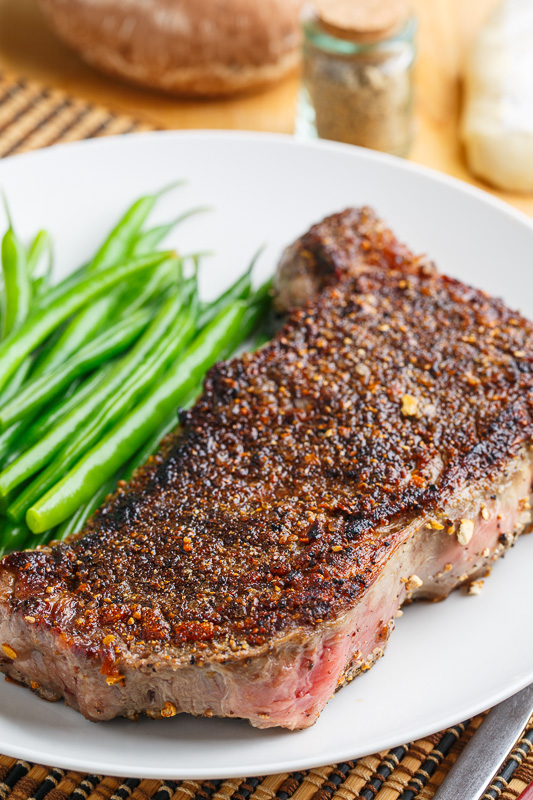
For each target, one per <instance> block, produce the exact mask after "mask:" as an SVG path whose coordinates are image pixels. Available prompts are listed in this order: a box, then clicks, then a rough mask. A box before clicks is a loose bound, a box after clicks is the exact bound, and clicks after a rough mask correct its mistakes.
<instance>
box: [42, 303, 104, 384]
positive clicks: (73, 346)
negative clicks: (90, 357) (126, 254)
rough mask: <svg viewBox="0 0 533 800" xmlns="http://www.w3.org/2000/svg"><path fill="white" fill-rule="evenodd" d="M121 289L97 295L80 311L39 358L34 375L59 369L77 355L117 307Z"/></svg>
mask: <svg viewBox="0 0 533 800" xmlns="http://www.w3.org/2000/svg"><path fill="white" fill-rule="evenodd" d="M119 296H120V292H119V291H115V292H110V293H109V294H106V295H103V296H102V297H97V298H96V300H95V301H94V303H92V304H91V305H90V306H89V307H88V308H86V309H84V310H83V311H81V312H80V314H79V315H78V316H77V317H75V319H74V320H72V322H70V323H69V324H68V325H67V326H66V328H65V330H64V331H63V332H62V334H61V336H60V337H59V339H58V340H57V341H56V343H55V345H54V346H53V347H52V348H50V350H48V352H47V353H46V355H45V356H44V357H42V358H40V359H39V361H38V363H37V367H36V369H35V372H34V375H35V376H36V377H41V376H44V375H46V374H48V373H49V372H50V371H51V370H54V369H57V367H59V366H61V364H63V362H64V361H66V360H67V359H69V358H71V357H72V356H73V355H75V354H76V353H77V352H78V351H79V349H80V348H81V347H83V346H84V345H85V344H86V343H87V342H90V341H91V339H92V338H93V336H96V335H97V334H98V333H99V332H100V330H101V328H102V326H103V324H104V322H106V321H107V320H109V318H110V316H111V314H112V312H113V311H114V310H115V309H116V306H117V303H118V299H119Z"/></svg>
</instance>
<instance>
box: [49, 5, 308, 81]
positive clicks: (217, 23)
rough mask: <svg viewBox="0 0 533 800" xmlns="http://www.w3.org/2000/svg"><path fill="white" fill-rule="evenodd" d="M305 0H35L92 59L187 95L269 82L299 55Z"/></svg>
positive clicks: (135, 78) (119, 72)
mask: <svg viewBox="0 0 533 800" xmlns="http://www.w3.org/2000/svg"><path fill="white" fill-rule="evenodd" d="M302 2H303V0H39V3H40V5H41V7H42V9H43V10H44V11H45V13H46V15H47V16H48V18H49V19H50V21H51V23H52V25H53V27H54V28H55V30H56V31H57V33H58V34H59V35H60V36H61V37H62V38H63V39H64V41H65V42H66V43H67V44H69V45H70V46H71V47H73V48H74V49H75V50H77V51H78V52H79V53H80V54H81V55H82V56H83V58H84V59H86V60H87V61H88V62H90V63H91V64H93V65H94V66H96V67H98V68H100V69H102V70H104V71H105V72H109V73H111V74H113V75H117V76H119V77H121V78H125V79H127V80H128V81H132V82H134V83H138V84H142V85H144V86H149V87H153V88H157V89H162V90H164V91H167V92H172V93H175V94H181V95H189V96H191V95H192V96H217V95H219V96H220V95H229V94H234V93H237V92H244V91H249V90H252V89H255V88H258V87H260V86H264V85H266V84H269V83H272V82H274V81H276V80H278V79H279V78H282V77H283V76H285V75H286V74H287V73H289V72H290V71H291V70H293V69H294V67H295V66H296V64H297V63H298V59H299V45H300V31H299V12H300V8H301V6H302Z"/></svg>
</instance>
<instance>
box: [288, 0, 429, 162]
mask: <svg viewBox="0 0 533 800" xmlns="http://www.w3.org/2000/svg"><path fill="white" fill-rule="evenodd" d="M415 28H416V25H415V21H414V18H413V17H412V16H410V15H409V12H408V8H407V6H406V5H405V4H404V2H403V0H401V1H400V0H394V2H393V0H317V2H316V5H315V6H314V7H313V8H312V9H311V10H308V11H307V13H306V16H305V18H304V22H303V29H304V39H305V44H304V74H303V87H302V93H301V97H300V106H299V115H298V121H297V133H300V134H304V135H311V136H319V137H321V138H324V139H334V140H336V141H341V142H348V143H350V144H356V145H361V146H363V147H371V148H373V149H375V150H382V151H385V152H388V153H393V154H395V155H405V154H406V153H407V150H408V148H409V145H410V141H411V128H412V111H411V107H412V65H413V61H414V32H415Z"/></svg>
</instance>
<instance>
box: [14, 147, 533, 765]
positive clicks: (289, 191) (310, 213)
mask: <svg viewBox="0 0 533 800" xmlns="http://www.w3.org/2000/svg"><path fill="white" fill-rule="evenodd" d="M179 177H186V178H188V179H189V185H188V186H187V187H186V188H182V189H180V190H177V191H176V192H175V193H174V194H172V195H168V196H167V197H165V199H164V200H163V201H162V202H161V205H160V207H159V208H158V212H157V216H159V218H160V219H165V218H166V219H169V218H171V216H172V215H174V214H176V213H177V212H178V211H180V210H183V209H184V208H186V207H188V206H191V205H195V204H209V205H212V206H213V207H214V209H215V210H214V213H212V214H211V215H209V216H203V217H198V218H195V219H193V220H191V221H190V222H188V223H187V224H186V225H184V226H183V228H182V229H181V230H179V231H177V232H176V234H175V236H174V239H173V240H172V241H171V244H176V245H179V246H180V248H181V249H182V251H187V250H194V249H198V248H201V249H204V250H205V249H208V250H211V249H212V250H213V251H214V252H215V254H216V255H215V256H214V257H213V258H212V259H211V260H210V262H209V265H208V266H207V265H206V267H205V271H204V273H203V275H202V278H203V282H204V289H205V291H206V292H207V293H210V294H212V293H214V292H215V291H216V290H217V289H218V288H222V286H223V285H224V284H226V283H227V282H228V281H229V280H230V279H231V278H232V277H233V276H235V275H236V274H237V273H238V272H239V271H242V269H243V266H244V265H245V264H246V263H247V261H248V260H249V258H250V256H251V254H252V253H253V252H254V251H255V250H256V249H257V247H258V245H259V244H261V243H263V242H267V243H268V248H267V250H266V252H265V254H264V255H263V257H262V259H261V267H260V270H258V271H259V272H260V271H261V269H262V270H263V272H264V273H265V274H267V273H269V272H271V271H272V270H273V268H274V265H275V263H276V260H277V257H278V255H279V253H280V251H281V248H282V247H283V246H284V245H285V244H286V243H288V242H289V241H291V240H292V239H294V238H295V237H296V236H297V235H298V234H299V233H300V232H302V231H304V230H305V229H306V228H307V227H308V226H309V225H310V223H312V222H314V221H316V220H318V219H320V218H321V217H323V216H324V215H326V214H328V213H331V212H333V211H337V210H340V209H342V208H344V207H345V206H348V205H357V204H369V205H372V206H374V208H375V209H376V210H377V211H378V212H379V213H380V214H381V215H382V216H383V217H384V218H385V219H386V220H387V221H388V222H389V223H390V225H391V226H392V227H393V229H394V230H395V231H396V232H397V234H398V236H399V237H400V238H401V239H403V240H404V241H406V242H407V243H408V244H409V245H410V246H411V247H412V248H413V249H414V250H415V251H417V252H424V251H425V252H427V253H429V254H430V255H431V256H432V257H433V258H434V259H435V260H436V261H437V263H438V265H439V267H440V269H441V270H443V271H444V272H448V273H449V274H452V275H455V276H457V277H459V278H461V279H463V280H465V281H467V282H470V283H472V284H474V285H476V286H480V287H483V288H484V289H487V290H488V291H489V292H493V293H495V294H498V295H503V297H504V298H505V299H506V300H507V302H508V303H509V304H510V305H511V306H516V307H518V308H520V309H521V310H522V311H523V312H525V313H526V314H529V316H530V317H533V270H532V254H533V226H532V225H531V222H530V221H529V220H528V219H527V218H526V217H523V216H521V215H520V214H518V212H515V211H513V210H512V209H511V208H510V207H508V206H506V205H504V204H503V203H500V202H497V201H496V200H494V199H492V198H491V197H490V196H488V195H486V194H484V193H482V192H479V191H477V190H474V189H472V188H470V187H468V186H466V185H464V184H461V183H459V182H457V181H454V180H451V179H449V178H445V177H443V176H440V175H438V174H436V173H433V172H430V171H429V170H425V169H421V168H419V167H416V166H413V165H412V164H408V163H406V162H403V161H400V160H397V159H394V158H388V157H386V156H381V155H376V154H374V153H370V152H368V151H363V150H358V149H355V148H351V147H346V146H342V145H332V144H325V143H316V144H315V143H310V144H302V143H298V142H296V141H294V140H292V139H289V138H284V137H276V136H269V135H256V134H247V133H238V134H236V133H168V134H166V133H165V134H148V135H144V134H143V135H136V136H131V137H126V138H116V139H110V140H103V141H96V142H90V143H82V144H76V145H68V146H67V147H58V148H52V149H50V150H46V151H42V152H38V153H34V154H30V155H23V156H17V157H15V158H12V159H7V160H6V161H2V162H0V186H1V187H2V188H3V189H4V190H5V192H6V194H7V196H8V198H9V201H10V204H11V206H12V211H13V216H14V218H15V221H16V224H17V227H18V228H19V230H20V232H21V233H22V234H23V235H25V236H26V235H27V236H30V235H31V234H32V233H34V232H35V231H36V230H37V229H38V228H40V227H45V228H48V229H50V230H51V231H52V232H53V234H54V237H55V239H56V243H57V263H58V269H59V270H60V271H62V272H65V271H68V269H71V268H73V267H74V266H76V265H77V264H79V263H80V262H82V261H83V260H84V259H85V258H87V257H88V256H89V255H90V254H91V252H92V251H93V250H94V248H95V244H96V243H97V242H98V240H99V238H100V237H101V236H102V235H103V234H104V233H105V231H106V230H107V229H108V228H109V227H110V225H111V224H112V223H113V222H114V220H115V219H116V218H117V216H118V214H119V213H120V212H121V211H122V210H123V209H124V208H125V206H126V205H127V204H129V203H130V202H131V200H132V199H133V198H135V197H137V196H138V195H140V194H141V193H143V192H146V191H150V190H153V189H155V188H158V187H160V186H162V185H164V184H165V183H168V182H169V181H171V180H174V179H175V178H179ZM531 564H533V537H528V536H526V537H524V538H523V540H521V541H519V542H518V544H517V546H516V548H515V549H514V550H512V551H511V552H509V554H508V555H506V557H505V563H499V564H497V565H496V567H495V568H494V571H493V575H492V576H491V578H490V579H489V580H488V581H487V582H486V584H485V588H484V590H483V593H482V594H481V595H480V596H477V597H465V596H464V595H462V594H460V593H456V594H454V595H453V596H452V597H450V598H449V599H448V600H447V601H446V602H445V603H441V604H438V605H432V604H428V605H422V604H419V605H416V606H413V607H411V608H409V609H408V610H407V612H406V614H405V616H404V617H403V618H402V619H401V620H399V624H398V626H397V630H396V631H395V633H394V635H393V636H392V640H391V643H390V645H389V648H388V651H387V654H386V656H385V658H384V659H382V660H381V661H380V662H379V663H378V664H377V665H376V667H375V668H374V669H372V671H371V672H370V673H368V674H367V675H365V676H364V677H361V678H358V679H357V680H356V681H354V682H353V683H352V684H351V685H350V686H348V687H346V688H345V689H343V690H342V691H341V692H340V693H339V694H337V695H336V696H335V697H334V698H333V699H332V700H331V702H330V703H329V705H328V706H327V708H326V709H325V711H324V713H323V714H322V716H321V717H320V719H319V721H318V722H317V724H316V725H315V726H314V727H313V728H311V729H309V730H306V731H302V732H298V733H289V732H287V731H281V730H268V731H258V730H255V729H253V728H251V727H250V726H249V725H248V724H247V723H246V722H243V721H237V720H216V719H198V720H196V719H193V718H191V717H187V716H180V717H176V718H174V719H171V720H157V721H156V720H148V719H143V720H140V721H139V722H137V723H132V722H128V721H125V720H118V721H114V722H107V723H101V724H98V725H95V724H92V723H90V722H87V721H86V720H85V719H83V718H82V717H81V716H80V715H79V714H77V713H76V712H74V711H72V710H71V709H68V708H66V707H65V706H64V705H62V704H60V703H56V704H52V705H50V704H47V703H45V702H43V701H42V700H39V699H38V698H36V697H34V696H33V695H32V694H30V692H28V691H27V690H25V689H22V688H18V687H16V686H13V685H9V684H3V683H2V684H1V685H0V752H2V753H6V754H8V755H12V756H17V757H23V758H26V759H30V760H34V761H37V762H41V763H44V764H54V765H58V766H61V767H66V768H70V769H79V770H83V771H86V772H90V773H99V774H101V773H104V774H111V775H128V776H133V777H135V776H137V777H153V778H221V777H228V776H235V775H264V774H267V773H273V772H284V771H291V770H295V769H303V768H306V767H313V766H317V765H320V764H327V763H332V762H339V761H342V760H343V759H351V758H353V757H356V756H362V755H365V754H368V753H374V752H377V751H379V750H384V749H385V748H388V747H390V746H394V745H397V744H400V743H403V742H406V741H409V740H413V739H415V738H417V737H420V736H423V735H426V734H428V733H430V732H434V731H436V730H440V729H442V728H444V727H446V726H448V725H451V724H454V723H456V722H459V721H460V720H463V719H465V718H467V717H469V716H470V715H472V714H474V713H477V712H479V711H481V710H483V709H485V708H487V707H489V706H491V705H493V704H494V703H496V702H498V701H500V700H503V699H504V698H506V697H507V696H509V695H511V694H513V693H514V692H516V691H518V690H519V689H521V688H522V687H523V686H525V685H526V684H528V683H529V682H531V681H533V626H531V625H530V624H529V623H528V622H527V620H525V619H524V618H525V613H524V611H525V609H528V608H529V607H530V604H531V588H530V587H531Z"/></svg>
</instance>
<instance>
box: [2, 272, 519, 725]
mask: <svg viewBox="0 0 533 800" xmlns="http://www.w3.org/2000/svg"><path fill="white" fill-rule="evenodd" d="M532 345H533V326H532V325H531V324H530V323H529V322H527V321H526V320H525V319H523V318H522V317H520V316H519V315H518V314H516V313H514V312H512V311H510V310H509V309H507V308H506V306H505V305H504V304H503V303H502V302H501V301H499V300H495V299H492V298H490V297H489V296H487V295H486V294H484V293H483V292H481V291H478V290H475V289H472V288H469V287H467V286H465V285H464V284H462V283H460V282H458V281H456V280H453V279H450V278H447V277H444V276H441V275H438V274H435V273H434V272H433V273H430V274H428V271H427V270H426V269H425V268H424V267H420V268H419V269H418V270H417V269H414V268H413V269H412V270H407V271H404V270H395V269H389V270H381V269H378V270H375V271H370V272H362V273H359V274H357V275H356V276H351V277H348V278H345V279H344V280H343V281H342V282H341V283H339V284H338V285H336V286H333V287H331V288H329V289H326V290H325V291H324V292H323V293H322V294H321V295H320V296H319V297H318V298H317V299H316V300H315V301H314V302H313V303H312V304H310V305H308V306H306V307H305V308H303V309H301V310H298V311H295V312H294V313H293V314H292V315H291V316H290V318H289V319H288V321H287V323H286V325H285V326H284V328H283V329H282V331H281V332H280V333H279V334H278V335H277V336H276V338H275V339H274V340H273V341H272V342H271V343H269V344H267V345H266V346H264V347H263V348H261V349H260V350H259V351H258V352H256V353H254V354H249V355H245V356H243V357H242V358H238V359H233V360H232V361H229V362H225V363H221V364H219V365H217V366H216V367H214V368H213V369H212V370H211V371H210V373H209V375H208V377H207V379H206V383H205V391H204V394H203V396H202V398H201V399H200V400H199V401H198V403H197V404H196V406H195V407H194V408H193V409H192V410H190V411H187V412H185V413H183V414H182V429H180V430H179V431H177V432H176V433H175V434H172V435H171V436H170V437H169V438H168V439H167V440H166V442H165V443H164V446H163V448H162V450H161V452H160V453H159V454H158V455H157V456H155V457H154V458H152V459H151V460H150V462H149V463H148V464H147V465H146V466H145V467H144V468H142V469H141V470H139V471H138V473H137V474H136V476H135V477H134V479H133V480H132V481H131V483H129V484H128V485H126V486H123V487H121V488H120V489H119V491H118V492H117V493H116V495H115V496H114V497H113V498H112V499H111V500H110V501H109V502H108V503H107V504H106V505H105V506H104V507H103V508H102V509H101V510H100V511H99V512H98V513H97V514H96V515H95V516H94V517H93V519H92V520H91V521H90V523H89V524H88V526H87V528H86V530H85V531H84V532H83V535H81V536H80V537H75V538H74V539H72V540H71V541H70V542H68V543H65V544H61V545H57V546H55V547H52V548H45V549H42V550H40V551H36V552H29V551H27V552H22V553H15V554H12V555H10V556H7V557H5V558H4V559H3V561H2V562H0V643H1V642H4V643H6V644H7V645H8V647H7V650H6V648H4V657H3V661H1V659H0V667H1V668H3V669H4V670H5V671H7V672H8V673H10V674H12V675H13V676H14V677H16V678H17V679H20V680H24V681H26V682H28V683H30V682H31V681H33V682H34V683H35V687H34V688H36V689H37V690H40V691H41V693H43V694H44V695H45V696H49V697H57V696H64V697H65V698H66V700H67V702H69V703H71V704H72V705H74V707H76V708H80V709H81V710H82V711H83V713H85V714H86V715H87V716H89V717H90V718H92V719H99V718H101V719H104V718H109V717H110V716H114V715H115V714H125V715H130V716H131V715H134V714H136V713H138V712H139V711H143V710H144V711H147V712H148V713H151V714H158V713H162V714H163V716H168V715H171V714H173V713H176V711H179V710H186V711H191V712H192V713H208V714H212V713H219V714H224V715H228V716H245V717H247V718H249V719H250V720H251V721H252V722H253V724H256V725H260V726H268V725H285V726H286V727H303V726H305V725H307V724H310V723H312V722H313V721H314V720H315V719H316V716H317V715H318V713H319V712H320V710H321V708H322V707H323V705H324V704H325V702H326V701H327V699H328V698H329V696H330V695H331V692H332V690H333V689H334V688H335V687H336V686H337V685H338V684H340V683H342V682H343V681H345V680H346V679H349V678H351V677H352V676H353V675H354V674H356V673H357V672H358V671H360V669H361V668H367V667H368V665H369V664H371V663H372V661H373V660H374V659H375V657H378V656H379V655H380V654H381V652H379V653H376V652H375V651H376V647H375V645H376V643H377V642H381V643H384V642H385V641H386V639H387V637H388V635H389V633H390V630H391V628H392V623H391V619H392V617H393V615H394V612H395V610H396V608H397V607H398V605H399V604H400V603H401V602H402V601H403V600H404V599H405V597H406V596H407V597H409V596H413V595H414V594H416V592H417V591H419V593H422V592H424V593H426V594H429V596H442V595H443V594H446V593H447V591H449V590H450V589H451V588H453V586H455V585H457V583H458V582H460V581H461V580H464V579H465V576H473V575H476V574H478V572H479V571H480V570H482V569H483V566H484V565H486V564H487V563H488V560H489V550H490V557H492V555H493V554H494V553H498V552H501V550H502V549H503V545H504V544H505V543H507V544H508V543H510V541H511V539H510V538H509V539H508V540H506V541H504V542H503V544H502V538H501V537H502V536H504V535H507V534H508V535H509V537H510V536H511V534H513V532H520V531H521V530H522V529H523V527H524V524H525V523H526V521H527V520H525V519H524V518H523V517H522V516H521V514H520V510H521V508H522V510H523V507H521V506H520V503H521V502H525V501H527V498H528V497H529V491H530V484H531V464H530V457H529V444H530V441H531V434H532V431H533V413H532V412H533V394H532V388H533V346H532ZM500 495H501V498H502V499H501V500H500ZM476 498H477V499H476ZM481 500H483V501H485V500H486V505H484V504H482V503H481ZM498 503H500V504H502V506H501V508H500V507H499V506H498ZM524 507H527V506H524ZM502 509H503V511H502ZM498 512H501V513H498ZM506 515H507V516H506ZM465 516H468V517H469V518H468V519H466V520H465V519H464V518H465ZM491 519H492V522H490V520H491ZM496 520H498V521H496ZM465 522H466V523H468V524H467V525H465ZM421 531H422V532H421ZM473 532H475V535H474V538H473V539H472V541H470V539H471V537H472V534H473ZM450 534H453V535H450ZM461 536H462V537H463V539H462V540H461ZM416 537H418V539H417V538H416ZM476 537H477V539H476ZM498 548H499V550H498ZM428 552H431V553H432V556H431V559H430V561H431V563H432V564H433V566H432V567H431V570H432V571H431V574H430V572H428V569H429V567H424V566H423V565H424V564H426V562H427V560H428V558H427V557H428ZM417 559H419V561H420V563H419V564H418V565H417V561H416V560H417ZM448 561H450V562H453V567H454V570H455V566H457V569H456V570H455V571H454V570H452V563H449V570H448V563H447V562H448ZM392 565H394V567H393V566H392ZM423 569H425V570H426V571H425V572H424V579H425V580H426V586H425V587H424V589H423V590H422V589H421V584H418V583H417V581H414V580H413V581H411V585H409V581H410V579H411V578H412V575H411V573H413V572H419V574H422V572H421V570H423ZM439 570H444V571H445V572H446V571H449V572H450V580H449V583H448V584H446V583H444V584H441V587H442V588H440V589H439V580H440V578H439V577H438V576H439V574H440V575H442V573H439ZM415 577H417V576H416V575H415ZM385 580H386V581H387V582H385ZM385 589H386V591H385ZM365 625H366V626H367V627H368V628H369V633H368V636H367V634H366V633H365V632H364V631H365V630H366V628H365ZM365 636H366V637H367V638H366V639H365ZM363 640H364V641H363ZM377 649H379V648H377ZM54 652H55V653H57V654H58V655H55V656H54ZM13 653H14V654H15V655H14V656H13ZM65 653H66V654H67V655H68V659H67V661H68V663H67V666H66V667H65V666H64V665H63V664H62V663H60V662H63V661H64V660H65ZM36 654H38V657H37V655H36ZM43 655H44V662H45V666H43ZM46 662H47V664H46ZM58 665H59V666H58ZM56 667H57V672H58V675H59V677H56V676H55V674H54V668H56ZM158 671H159V672H160V673H161V674H164V675H165V676H166V677H165V679H164V680H165V681H166V684H165V686H166V689H168V687H169V686H170V687H171V688H170V689H168V692H167V693H166V694H165V691H166V689H165V690H164V689H163V687H162V683H163V682H164V681H163V682H160V683H159V684H158V682H157V681H158V679H157V678H155V677H154V673H155V672H158ZM178 673H179V674H180V675H181V677H180V678H178V677H176V676H177V675H178ZM80 674H81V675H82V676H83V678H84V679H86V683H85V684H84V682H83V681H80V680H79V679H78V676H79V675H80ZM169 675H172V680H173V681H175V683H174V685H173V686H171V680H170V678H169V677H168V676H169ZM199 676H201V677H199ZM180 681H181V683H180ZM200 694H202V696H201V697H200V696H199V695H200ZM228 698H229V699H228ZM282 702H283V703H284V705H283V706H282ZM276 703H278V704H279V708H278V707H277V706H276ZM169 708H170V711H168V709H169ZM165 709H167V711H168V713H165Z"/></svg>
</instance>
